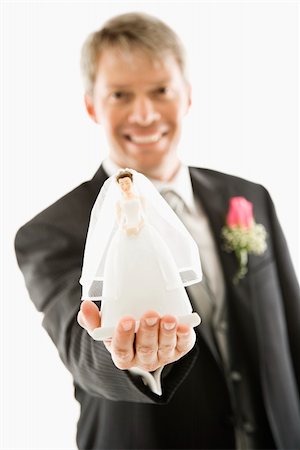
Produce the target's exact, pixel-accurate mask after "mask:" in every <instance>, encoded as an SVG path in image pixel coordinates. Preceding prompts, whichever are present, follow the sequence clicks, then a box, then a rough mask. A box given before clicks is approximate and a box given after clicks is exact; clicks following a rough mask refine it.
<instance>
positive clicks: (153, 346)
mask: <svg viewBox="0 0 300 450" xmlns="http://www.w3.org/2000/svg"><path fill="white" fill-rule="evenodd" d="M159 322H160V316H159V314H158V313H157V312H155V311H148V312H147V313H145V314H144V315H143V316H142V317H141V321H140V326H139V329H138V331H137V334H136V342H135V350H136V363H137V365H138V366H139V367H142V368H143V369H145V370H148V371H151V370H154V369H156V368H157V365H158V364H157V363H158V359H157V351H158V334H159Z"/></svg>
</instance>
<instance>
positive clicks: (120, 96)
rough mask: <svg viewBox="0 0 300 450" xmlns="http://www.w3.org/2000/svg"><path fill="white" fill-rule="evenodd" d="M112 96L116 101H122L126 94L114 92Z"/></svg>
mask: <svg viewBox="0 0 300 450" xmlns="http://www.w3.org/2000/svg"><path fill="white" fill-rule="evenodd" d="M111 96H112V98H113V99H115V100H120V99H121V98H124V97H125V92H122V91H116V92H113V93H112V94H111Z"/></svg>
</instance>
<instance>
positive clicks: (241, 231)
mask: <svg viewBox="0 0 300 450" xmlns="http://www.w3.org/2000/svg"><path fill="white" fill-rule="evenodd" d="M222 237H223V239H224V243H225V245H224V249H225V250H226V251H227V252H234V253H235V256H236V258H237V260H238V265H239V268H238V271H237V273H236V274H235V276H234V278H233V282H234V283H235V284H237V283H238V282H239V280H241V279H242V278H244V276H245V275H246V273H247V271H248V268H247V265H248V255H249V254H251V253H252V254H253V255H262V254H263V253H264V252H265V251H266V248H267V244H266V238H267V232H266V229H265V227H264V226H263V225H261V224H257V223H255V220H254V217H253V204H252V203H251V202H249V201H248V200H246V199H245V198H244V197H232V198H231V199H230V204H229V210H228V213H227V216H226V225H225V226H224V227H223V228H222Z"/></svg>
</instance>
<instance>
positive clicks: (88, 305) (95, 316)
mask: <svg viewBox="0 0 300 450" xmlns="http://www.w3.org/2000/svg"><path fill="white" fill-rule="evenodd" d="M78 322H79V324H80V325H81V326H82V327H83V328H85V329H86V330H87V331H93V330H94V329H95V328H98V327H100V326H101V319H100V311H99V309H98V307H97V305H95V303H93V302H92V301H90V300H84V301H83V302H82V303H81V307H80V311H79V313H78Z"/></svg>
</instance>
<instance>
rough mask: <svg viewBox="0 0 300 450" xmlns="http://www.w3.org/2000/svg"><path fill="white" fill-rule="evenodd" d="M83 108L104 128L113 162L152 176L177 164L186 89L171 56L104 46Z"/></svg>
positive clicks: (187, 96)
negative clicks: (155, 57)
mask: <svg viewBox="0 0 300 450" xmlns="http://www.w3.org/2000/svg"><path fill="white" fill-rule="evenodd" d="M85 101H86V106H87V111H88V113H89V114H90V116H91V117H92V118H93V120H94V121H95V122H97V123H99V124H101V125H102V126H103V127H104V130H105V133H106V137H107V140H108V143H109V147H110V156H111V158H112V160H113V161H114V162H115V163H116V164H118V165H119V166H120V167H131V168H133V169H136V170H138V171H139V172H142V173H144V174H145V175H149V176H152V177H154V178H160V179H167V178H168V172H171V171H172V170H174V169H175V166H176V165H177V166H178V158H177V155H176V148H177V144H178V141H179V138H180V133H181V124H182V119H183V117H184V115H185V114H186V112H187V110H188V108H189V106H190V89H189V85H188V84H187V83H186V81H185V80H184V78H183V76H182V73H181V71H180V68H179V66H178V64H177V62H176V60H175V58H174V57H173V56H172V55H167V56H166V57H165V58H162V59H161V60H153V59H150V58H149V56H147V55H145V54H143V53H142V52H141V51H132V52H128V53H124V52H123V53H122V52H120V51H118V50H117V49H110V50H105V51H104V52H103V54H102V55H101V57H100V61H99V66H98V72H97V77H96V81H95V87H94V92H93V95H92V96H88V95H86V97H85Z"/></svg>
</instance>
